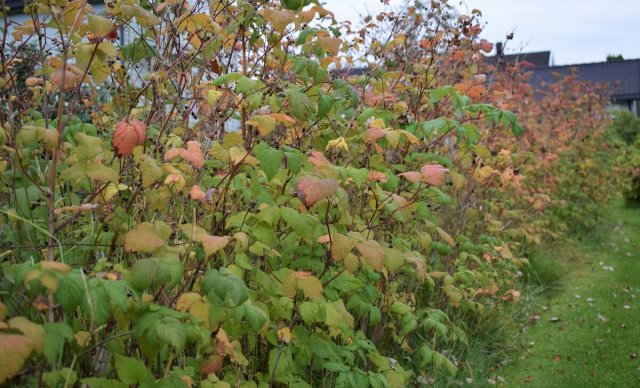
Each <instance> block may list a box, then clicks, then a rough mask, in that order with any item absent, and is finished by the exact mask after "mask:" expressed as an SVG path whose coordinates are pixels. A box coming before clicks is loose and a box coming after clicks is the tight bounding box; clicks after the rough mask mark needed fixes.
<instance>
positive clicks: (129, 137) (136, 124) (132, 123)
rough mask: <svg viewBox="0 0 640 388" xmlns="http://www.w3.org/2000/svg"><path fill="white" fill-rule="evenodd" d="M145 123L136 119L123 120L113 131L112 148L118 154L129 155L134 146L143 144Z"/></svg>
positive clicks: (145, 133) (145, 134)
mask: <svg viewBox="0 0 640 388" xmlns="http://www.w3.org/2000/svg"><path fill="white" fill-rule="evenodd" d="M146 138H147V125H146V124H145V123H143V122H142V121H140V120H138V119H131V120H127V119H125V120H123V121H120V122H119V123H118V124H116V128H115V130H114V131H113V141H112V144H113V148H114V149H115V150H116V153H117V154H118V155H119V156H125V155H131V154H132V153H133V149H134V148H135V147H136V146H139V145H142V144H144V142H145V140H146Z"/></svg>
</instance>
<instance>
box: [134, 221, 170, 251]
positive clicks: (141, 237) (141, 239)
mask: <svg viewBox="0 0 640 388" xmlns="http://www.w3.org/2000/svg"><path fill="white" fill-rule="evenodd" d="M170 235H171V228H169V226H168V225H167V224H165V223H164V222H161V221H160V222H156V223H155V224H152V223H150V222H143V223H141V224H140V225H138V226H136V227H135V228H133V229H131V230H130V231H129V232H127V234H126V235H125V237H124V250H125V251H127V252H153V251H155V250H156V249H158V248H160V247H161V246H163V245H164V244H165V243H166V242H167V239H168V238H169V236H170Z"/></svg>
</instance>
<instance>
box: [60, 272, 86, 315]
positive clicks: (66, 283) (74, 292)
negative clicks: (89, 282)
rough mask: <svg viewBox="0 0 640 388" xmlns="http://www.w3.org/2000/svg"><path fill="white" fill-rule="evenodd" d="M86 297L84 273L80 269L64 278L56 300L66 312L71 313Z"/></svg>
mask: <svg viewBox="0 0 640 388" xmlns="http://www.w3.org/2000/svg"><path fill="white" fill-rule="evenodd" d="M84 297H85V290H84V285H83V282H82V274H81V273H80V271H78V270H74V271H72V272H70V273H69V274H68V275H67V276H65V277H64V278H62V280H61V281H60V286H59V287H58V289H57V290H56V294H55V298H56V302H58V303H59V304H60V306H61V307H62V309H63V310H64V311H65V312H66V313H71V312H72V311H73V310H74V309H75V308H76V307H78V305H79V304H80V303H81V302H82V299H83V298H84Z"/></svg>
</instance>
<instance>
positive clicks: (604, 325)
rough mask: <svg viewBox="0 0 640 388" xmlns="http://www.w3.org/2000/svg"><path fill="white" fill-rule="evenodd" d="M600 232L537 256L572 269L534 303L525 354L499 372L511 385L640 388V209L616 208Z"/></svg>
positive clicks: (526, 334)
mask: <svg viewBox="0 0 640 388" xmlns="http://www.w3.org/2000/svg"><path fill="white" fill-rule="evenodd" d="M601 234H602V236H601V238H597V239H585V240H586V242H584V243H582V244H580V245H579V246H577V247H573V246H572V245H570V244H569V245H565V246H564V247H562V248H560V249H558V250H554V251H551V252H545V254H544V255H543V256H546V257H539V258H534V259H532V260H536V259H538V260H540V261H541V262H543V263H542V264H540V265H539V267H541V268H545V269H546V270H547V271H549V270H550V268H549V267H553V264H550V263H553V261H556V262H557V263H558V264H557V266H558V269H561V267H562V266H567V267H568V268H567V270H568V272H567V275H566V276H564V277H563V278H562V279H561V280H560V282H559V286H560V287H559V289H556V291H555V292H551V293H543V294H541V295H540V296H538V297H534V298H533V301H530V302H529V304H530V305H529V306H528V308H529V311H528V318H529V322H528V323H527V324H526V325H525V327H524V328H523V332H524V334H523V335H524V337H523V338H522V339H523V343H524V344H525V349H524V352H523V354H522V355H520V356H519V357H518V356H516V358H515V359H514V362H513V363H512V364H511V365H510V366H509V367H507V368H505V369H504V370H502V371H499V372H498V374H500V375H502V377H503V378H504V381H505V384H506V386H509V387H511V386H514V387H519V386H530V387H628V386H637V385H638V384H640V359H638V354H639V353H640V209H639V208H628V207H624V206H623V205H621V204H618V205H616V206H613V207H612V208H611V221H610V222H609V224H608V225H607V226H603V231H602V233H601ZM572 249H575V251H574V252H571V250H572ZM567 256H573V259H571V257H569V258H568V257H567ZM566 263H568V264H566ZM533 266H534V267H535V266H536V264H535V263H534V264H533ZM541 280H542V281H544V279H541Z"/></svg>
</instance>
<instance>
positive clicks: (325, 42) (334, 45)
mask: <svg viewBox="0 0 640 388" xmlns="http://www.w3.org/2000/svg"><path fill="white" fill-rule="evenodd" d="M341 44H342V39H340V38H329V37H324V36H319V37H318V46H320V47H322V49H323V50H325V51H329V52H331V53H332V54H333V55H338V53H339V52H340V45H341Z"/></svg>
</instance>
